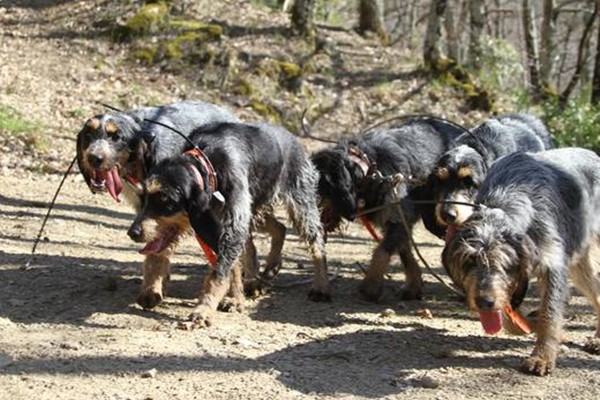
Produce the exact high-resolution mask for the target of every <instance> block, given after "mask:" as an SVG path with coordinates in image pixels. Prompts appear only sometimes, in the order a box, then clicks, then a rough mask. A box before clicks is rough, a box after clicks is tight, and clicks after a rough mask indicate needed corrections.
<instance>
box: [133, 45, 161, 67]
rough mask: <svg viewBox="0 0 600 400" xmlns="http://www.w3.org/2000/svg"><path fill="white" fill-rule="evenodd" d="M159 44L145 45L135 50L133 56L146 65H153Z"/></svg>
mask: <svg viewBox="0 0 600 400" xmlns="http://www.w3.org/2000/svg"><path fill="white" fill-rule="evenodd" d="M156 54H157V46H152V47H145V48H141V49H137V50H134V51H133V52H132V53H131V58H133V59H134V60H136V61H139V62H141V63H142V64H145V65H152V64H153V63H154V61H155V59H156Z"/></svg>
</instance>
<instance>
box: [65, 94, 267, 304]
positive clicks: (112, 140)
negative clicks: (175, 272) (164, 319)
mask: <svg viewBox="0 0 600 400" xmlns="http://www.w3.org/2000/svg"><path fill="white" fill-rule="evenodd" d="M147 120H153V121H157V122H158V123H160V124H163V125H167V126H169V127H172V128H175V129H177V130H178V131H179V132H181V133H182V135H183V136H188V135H190V134H191V133H192V132H193V131H194V130H195V129H198V128H201V127H203V126H206V125H210V124H214V123H217V122H239V119H238V118H237V117H236V116H235V115H234V114H233V113H231V112H230V111H228V110H226V109H224V108H222V107H219V106H216V105H213V104H210V103H205V102H201V101H193V100H188V101H181V102H176V103H172V104H167V105H163V106H159V107H142V108H137V109H133V110H128V111H125V112H109V113H106V114H101V115H96V116H94V117H93V118H90V119H89V120H88V121H87V122H86V123H85V124H84V126H83V128H82V129H81V131H80V132H79V133H78V134H77V163H78V165H79V170H80V171H81V174H82V175H83V177H84V179H85V182H86V183H87V185H88V187H89V188H90V189H91V191H92V193H94V194H95V193H108V194H110V196H111V197H112V198H114V199H115V201H117V202H120V201H121V193H122V194H123V195H124V197H125V199H126V201H127V202H128V203H130V204H131V205H132V206H133V208H134V210H135V211H136V212H138V211H139V210H140V208H141V198H142V193H143V191H142V189H141V187H140V182H141V181H142V180H143V179H144V178H145V177H146V175H147V171H148V170H149V169H151V168H153V167H154V166H155V165H157V164H158V163H159V162H160V161H161V160H164V159H166V158H168V157H171V156H174V155H177V154H181V153H182V152H183V150H184V149H185V146H186V145H187V142H186V140H185V138H184V137H181V136H179V135H177V134H176V133H175V132H173V131H171V129H169V128H167V127H165V126H163V125H159V124H157V123H154V122H150V121H147ZM250 245H251V244H249V245H248V246H250ZM252 246H253V245H252ZM253 262H258V261H254V260H253ZM142 270H143V276H144V278H143V282H142V288H141V290H140V294H139V295H138V297H137V300H136V301H137V303H138V304H139V305H140V306H142V307H143V308H144V309H151V308H154V307H155V306H156V305H158V304H159V303H160V302H161V301H162V298H163V289H162V286H163V285H164V282H161V281H157V280H156V279H155V276H157V275H158V276H161V277H168V276H169V273H168V271H169V259H168V258H167V257H164V256H162V255H160V254H151V255H148V256H147V257H146V259H145V261H144V264H143V268H142Z"/></svg>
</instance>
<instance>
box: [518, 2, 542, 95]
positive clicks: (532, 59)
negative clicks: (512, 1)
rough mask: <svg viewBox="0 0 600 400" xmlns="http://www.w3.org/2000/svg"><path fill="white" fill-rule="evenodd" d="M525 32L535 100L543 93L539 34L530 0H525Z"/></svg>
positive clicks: (528, 66)
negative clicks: (538, 46) (538, 52)
mask: <svg viewBox="0 0 600 400" xmlns="http://www.w3.org/2000/svg"><path fill="white" fill-rule="evenodd" d="M522 11H523V15H522V17H523V32H524V35H525V52H526V55H527V69H528V71H529V84H530V85H531V89H532V94H533V97H534V101H539V99H540V98H539V96H540V94H541V93H542V90H541V84H540V69H539V57H538V54H537V35H536V31H535V23H534V21H535V18H534V15H533V12H534V11H533V8H532V7H531V3H530V1H529V0H523V10H522Z"/></svg>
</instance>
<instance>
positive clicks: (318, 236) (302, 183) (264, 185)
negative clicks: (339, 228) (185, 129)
mask: <svg viewBox="0 0 600 400" xmlns="http://www.w3.org/2000/svg"><path fill="white" fill-rule="evenodd" d="M191 139H192V141H193V142H194V143H195V144H196V145H197V146H198V148H199V149H201V151H200V153H199V154H196V155H190V154H184V155H180V156H175V157H172V158H169V159H165V160H163V161H161V162H159V163H158V164H157V165H156V166H155V168H153V169H152V170H151V171H150V173H149V175H148V177H147V178H146V179H145V180H144V181H143V188H144V205H143V207H142V209H141V210H140V212H139V213H138V215H137V217H136V218H135V220H134V222H133V223H132V225H131V227H130V228H129V231H128V234H129V236H130V237H131V238H132V239H133V240H134V241H136V242H146V243H147V244H146V246H145V247H144V249H143V250H142V252H144V253H147V254H159V255H163V256H164V257H168V254H169V253H170V252H171V248H172V246H174V244H176V242H177V240H178V239H179V238H180V237H181V236H182V235H183V234H184V233H185V232H186V231H188V230H190V227H191V229H193V231H194V232H195V234H196V236H197V238H199V240H200V241H201V243H203V244H204V248H205V249H206V252H207V253H209V254H210V253H213V257H214V260H213V265H212V267H211V269H210V271H209V273H208V275H207V277H206V279H205V281H204V289H203V292H202V294H201V295H200V302H199V305H198V306H197V307H196V309H195V310H194V311H193V312H192V314H191V315H190V319H191V320H193V321H194V322H195V324H197V325H198V326H201V327H202V326H208V325H210V324H211V314H212V313H213V311H214V310H215V309H216V308H217V305H218V304H219V302H221V300H222V299H223V298H224V296H225V292H226V291H227V290H228V288H229V285H228V283H229V275H230V273H231V272H232V271H233V274H234V276H235V275H236V271H237V270H239V268H240V267H239V261H240V256H241V254H242V252H243V250H244V246H245V244H246V243H247V242H248V239H249V238H250V232H251V225H252V224H253V222H256V221H257V220H259V222H258V223H259V224H262V223H263V222H261V221H260V219H262V216H263V215H264V213H266V215H271V214H272V208H273V207H274V205H275V204H276V202H277V201H283V203H284V205H285V206H286V207H287V211H288V214H289V216H290V218H291V220H292V221H293V223H294V225H295V227H296V229H297V230H298V232H299V234H300V237H301V238H302V239H303V240H304V241H305V242H306V243H307V245H308V249H309V252H310V254H311V256H312V260H313V263H314V267H315V275H314V282H313V287H312V289H311V291H310V293H309V298H310V299H311V300H314V301H327V300H330V297H331V293H330V288H329V282H328V279H327V266H326V258H325V246H324V241H323V230H322V227H321V224H320V222H319V210H318V208H317V189H316V187H317V181H318V173H317V171H316V169H315V168H314V166H313V165H312V163H311V162H310V160H309V158H308V156H307V155H306V154H305V152H304V150H303V149H302V147H301V145H300V143H299V142H298V141H297V140H296V139H295V138H294V137H293V136H292V134H291V133H289V132H288V131H287V130H285V129H284V128H282V127H278V126H273V125H267V124H241V123H221V124H217V125H215V126H212V127H207V128H203V129H199V130H196V131H195V132H194V133H193V135H192V136H191ZM195 151H197V150H195ZM211 165H212V166H211ZM213 166H214V167H213ZM219 193H220V194H219ZM158 272H160V271H158ZM154 278H155V279H156V281H162V280H164V272H162V275H161V274H156V276H155V277H154ZM232 284H233V285H237V290H235V293H237V294H238V295H239V293H240V290H239V280H237V281H236V280H234V282H233V283H232ZM238 301H239V300H238Z"/></svg>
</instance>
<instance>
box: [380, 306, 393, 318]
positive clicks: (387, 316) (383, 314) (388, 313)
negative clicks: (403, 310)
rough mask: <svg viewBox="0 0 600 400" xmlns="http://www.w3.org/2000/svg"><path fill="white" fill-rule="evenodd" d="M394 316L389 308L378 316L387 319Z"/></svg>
mask: <svg viewBox="0 0 600 400" xmlns="http://www.w3.org/2000/svg"><path fill="white" fill-rule="evenodd" d="M394 315H396V311H394V310H392V309H391V308H386V309H385V310H383V311H382V312H381V313H380V314H379V316H380V317H381V318H389V317H392V316H394Z"/></svg>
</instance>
